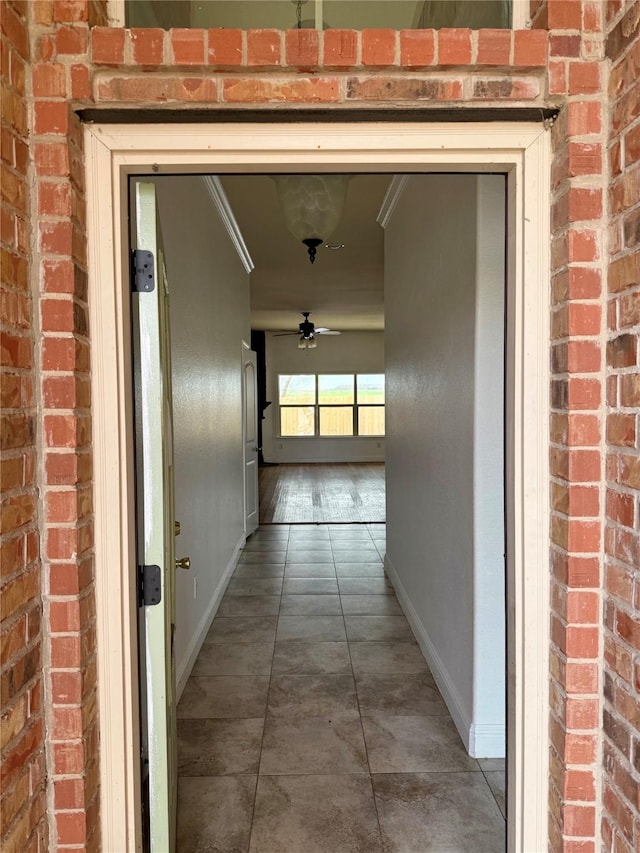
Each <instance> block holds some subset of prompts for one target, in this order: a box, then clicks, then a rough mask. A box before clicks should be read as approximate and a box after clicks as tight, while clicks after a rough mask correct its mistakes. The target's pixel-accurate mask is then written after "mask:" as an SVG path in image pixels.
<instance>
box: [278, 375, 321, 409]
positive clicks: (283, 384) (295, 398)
mask: <svg viewBox="0 0 640 853" xmlns="http://www.w3.org/2000/svg"><path fill="white" fill-rule="evenodd" d="M278 390H279V392H280V396H279V401H280V405H281V406H304V405H306V404H308V403H310V404H311V405H313V404H314V403H315V401H316V377H315V376H314V375H313V374H306V375H303V374H294V375H293V376H284V375H283V376H279V377H278Z"/></svg>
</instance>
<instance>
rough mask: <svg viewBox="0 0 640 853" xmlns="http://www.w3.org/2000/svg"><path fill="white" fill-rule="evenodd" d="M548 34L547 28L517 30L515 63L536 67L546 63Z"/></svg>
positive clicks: (514, 39) (514, 38)
mask: <svg viewBox="0 0 640 853" xmlns="http://www.w3.org/2000/svg"><path fill="white" fill-rule="evenodd" d="M547 49H548V34H547V33H546V32H545V30H515V31H514V33H513V64H514V65H519V66H524V67H529V68H535V67H540V66H544V65H546V62H547Z"/></svg>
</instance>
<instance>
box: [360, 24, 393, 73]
mask: <svg viewBox="0 0 640 853" xmlns="http://www.w3.org/2000/svg"><path fill="white" fill-rule="evenodd" d="M360 38H361V41H362V64H363V65H365V66H370V67H378V68H384V67H386V66H389V65H393V64H394V63H395V61H396V33H395V30H362V32H361V35H360Z"/></svg>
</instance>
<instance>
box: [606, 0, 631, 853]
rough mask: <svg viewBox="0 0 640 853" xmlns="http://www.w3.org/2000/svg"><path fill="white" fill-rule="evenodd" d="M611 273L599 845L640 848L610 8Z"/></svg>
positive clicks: (623, 175)
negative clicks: (601, 790)
mask: <svg viewBox="0 0 640 853" xmlns="http://www.w3.org/2000/svg"><path fill="white" fill-rule="evenodd" d="M606 55H607V57H608V58H609V59H610V60H611V62H612V67H611V76H610V78H609V88H608V96H609V102H610V105H611V108H610V113H609V127H608V131H609V138H608V150H607V157H608V160H609V163H610V169H611V175H610V179H611V184H610V187H609V214H610V222H609V234H608V238H609V240H608V252H609V260H610V266H609V274H608V294H607V328H608V334H607V338H608V340H607V359H606V360H607V421H606V440H607V467H606V480H607V482H606V504H605V516H606V519H605V602H604V644H605V646H604V652H605V672H604V709H603V728H604V736H605V740H604V751H603V768H604V774H603V775H604V779H603V816H602V838H603V841H604V845H605V846H606V847H607V849H615V850H620V851H624V853H627V851H629V853H630V851H637V850H639V849H640V803H639V802H638V786H639V784H640V734H639V732H638V728H639V726H640V695H639V694H640V532H639V529H640V419H639V416H638V410H639V407H640V372H639V364H640V349H639V347H640V2H638V0H636V2H635V3H625V4H622V3H620V2H618V3H608V4H607V41H606Z"/></svg>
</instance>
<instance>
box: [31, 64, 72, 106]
mask: <svg viewBox="0 0 640 853" xmlns="http://www.w3.org/2000/svg"><path fill="white" fill-rule="evenodd" d="M31 74H32V86H33V95H34V97H36V98H64V97H65V95H66V75H65V66H64V65H62V64H60V63H56V62H45V63H42V64H39V65H34V66H33V68H32V69H31Z"/></svg>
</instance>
